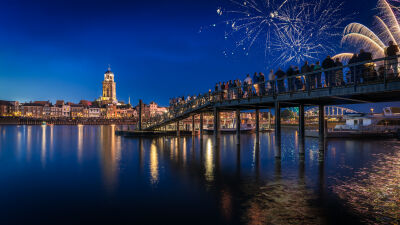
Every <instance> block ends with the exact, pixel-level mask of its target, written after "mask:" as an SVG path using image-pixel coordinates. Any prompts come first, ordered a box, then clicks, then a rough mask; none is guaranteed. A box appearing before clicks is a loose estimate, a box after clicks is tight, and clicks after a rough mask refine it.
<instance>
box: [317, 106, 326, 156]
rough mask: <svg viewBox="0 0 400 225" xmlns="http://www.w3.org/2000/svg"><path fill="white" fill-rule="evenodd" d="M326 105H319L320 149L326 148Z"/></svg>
mask: <svg viewBox="0 0 400 225" xmlns="http://www.w3.org/2000/svg"><path fill="white" fill-rule="evenodd" d="M325 129H326V127H325V107H324V106H323V105H320V106H319V135H318V136H319V150H320V151H324V150H325Z"/></svg>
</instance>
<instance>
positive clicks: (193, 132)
mask: <svg viewBox="0 0 400 225" xmlns="http://www.w3.org/2000/svg"><path fill="white" fill-rule="evenodd" d="M194 122H195V117H194V115H193V116H192V136H194V135H195V134H196V129H195V126H194V125H195V123H194Z"/></svg>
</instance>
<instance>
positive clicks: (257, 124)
mask: <svg viewBox="0 0 400 225" xmlns="http://www.w3.org/2000/svg"><path fill="white" fill-rule="evenodd" d="M256 143H257V144H258V143H260V110H259V109H256Z"/></svg>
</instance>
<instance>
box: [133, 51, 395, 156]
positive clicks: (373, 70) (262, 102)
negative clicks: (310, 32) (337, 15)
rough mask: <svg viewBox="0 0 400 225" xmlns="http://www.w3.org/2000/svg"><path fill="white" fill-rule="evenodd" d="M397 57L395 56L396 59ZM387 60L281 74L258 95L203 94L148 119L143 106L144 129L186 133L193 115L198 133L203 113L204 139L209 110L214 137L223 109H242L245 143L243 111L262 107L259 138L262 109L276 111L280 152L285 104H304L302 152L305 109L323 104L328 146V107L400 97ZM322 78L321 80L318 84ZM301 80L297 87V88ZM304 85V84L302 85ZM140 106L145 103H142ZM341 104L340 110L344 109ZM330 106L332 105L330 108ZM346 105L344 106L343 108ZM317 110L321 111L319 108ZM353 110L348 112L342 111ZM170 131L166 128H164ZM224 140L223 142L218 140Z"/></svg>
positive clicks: (238, 90)
mask: <svg viewBox="0 0 400 225" xmlns="http://www.w3.org/2000/svg"><path fill="white" fill-rule="evenodd" d="M392 61H393V60H392ZM388 62H389V61H388V59H387V58H380V59H376V60H371V61H366V62H360V63H356V64H351V65H345V66H342V67H335V68H329V69H322V70H318V71H313V72H310V73H305V74H300V75H295V76H292V77H284V78H278V79H275V80H272V81H266V82H261V83H258V84H255V85H253V86H258V87H259V88H260V89H261V91H260V92H259V93H256V94H254V93H253V91H252V90H253V89H252V88H253V86H245V85H244V86H240V87H235V88H231V89H228V90H224V91H219V92H209V93H206V94H203V95H199V96H198V97H197V98H196V99H192V100H191V101H187V102H184V103H180V104H176V105H174V106H171V107H170V110H169V112H168V113H166V114H164V115H161V116H157V117H153V118H150V119H149V120H147V121H142V116H141V115H142V113H141V109H139V124H138V129H139V130H145V131H154V130H162V129H163V128H164V127H165V126H166V125H169V124H174V123H175V124H176V132H177V135H178V136H179V134H180V127H181V126H180V121H182V120H183V119H187V118H190V117H191V118H192V123H193V124H192V129H193V130H192V133H193V134H194V133H195V130H194V129H195V117H196V116H198V117H199V120H198V121H199V127H200V138H202V135H203V114H204V113H206V112H208V113H209V112H212V113H213V115H214V121H213V123H214V128H213V129H214V137H215V139H216V141H217V140H218V139H219V136H220V112H224V111H234V112H236V120H235V121H236V136H237V138H236V141H237V144H239V143H240V126H241V124H240V121H241V119H240V112H241V111H242V110H255V111H256V138H257V139H256V140H257V141H258V140H259V131H260V129H259V128H260V126H259V110H261V109H274V111H275V138H276V142H275V143H276V148H275V156H276V157H278V158H279V157H280V151H281V108H285V107H299V132H298V135H299V140H301V141H300V153H301V154H304V137H305V107H309V106H317V108H318V118H319V143H320V149H321V150H323V149H324V148H325V131H326V129H325V128H326V118H325V109H326V107H327V106H340V105H345V104H346V105H349V104H360V103H376V102H389V101H399V100H400V97H399V96H400V78H399V77H398V76H397V74H394V73H393V70H392V69H390V66H397V64H396V65H388ZM318 80H321V81H322V82H321V84H318V83H316V82H317V81H318ZM295 84H296V86H297V87H295ZM299 84H300V85H299ZM139 108H140V107H139ZM340 108H341V107H337V108H336V109H340ZM328 109H329V108H328ZM342 109H343V108H342ZM315 111H317V109H315ZM344 111H348V110H342V113H344ZM164 129H165V128H164ZM216 143H218V142H216Z"/></svg>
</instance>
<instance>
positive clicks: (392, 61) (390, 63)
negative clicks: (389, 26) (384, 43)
mask: <svg viewBox="0 0 400 225" xmlns="http://www.w3.org/2000/svg"><path fill="white" fill-rule="evenodd" d="M398 52H399V47H398V46H397V45H395V44H394V43H393V41H389V47H387V48H386V49H385V56H386V57H387V60H386V62H385V66H386V71H388V70H390V68H393V72H394V76H395V77H397V76H398V75H399V71H398V64H399V62H398V58H397V53H398Z"/></svg>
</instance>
